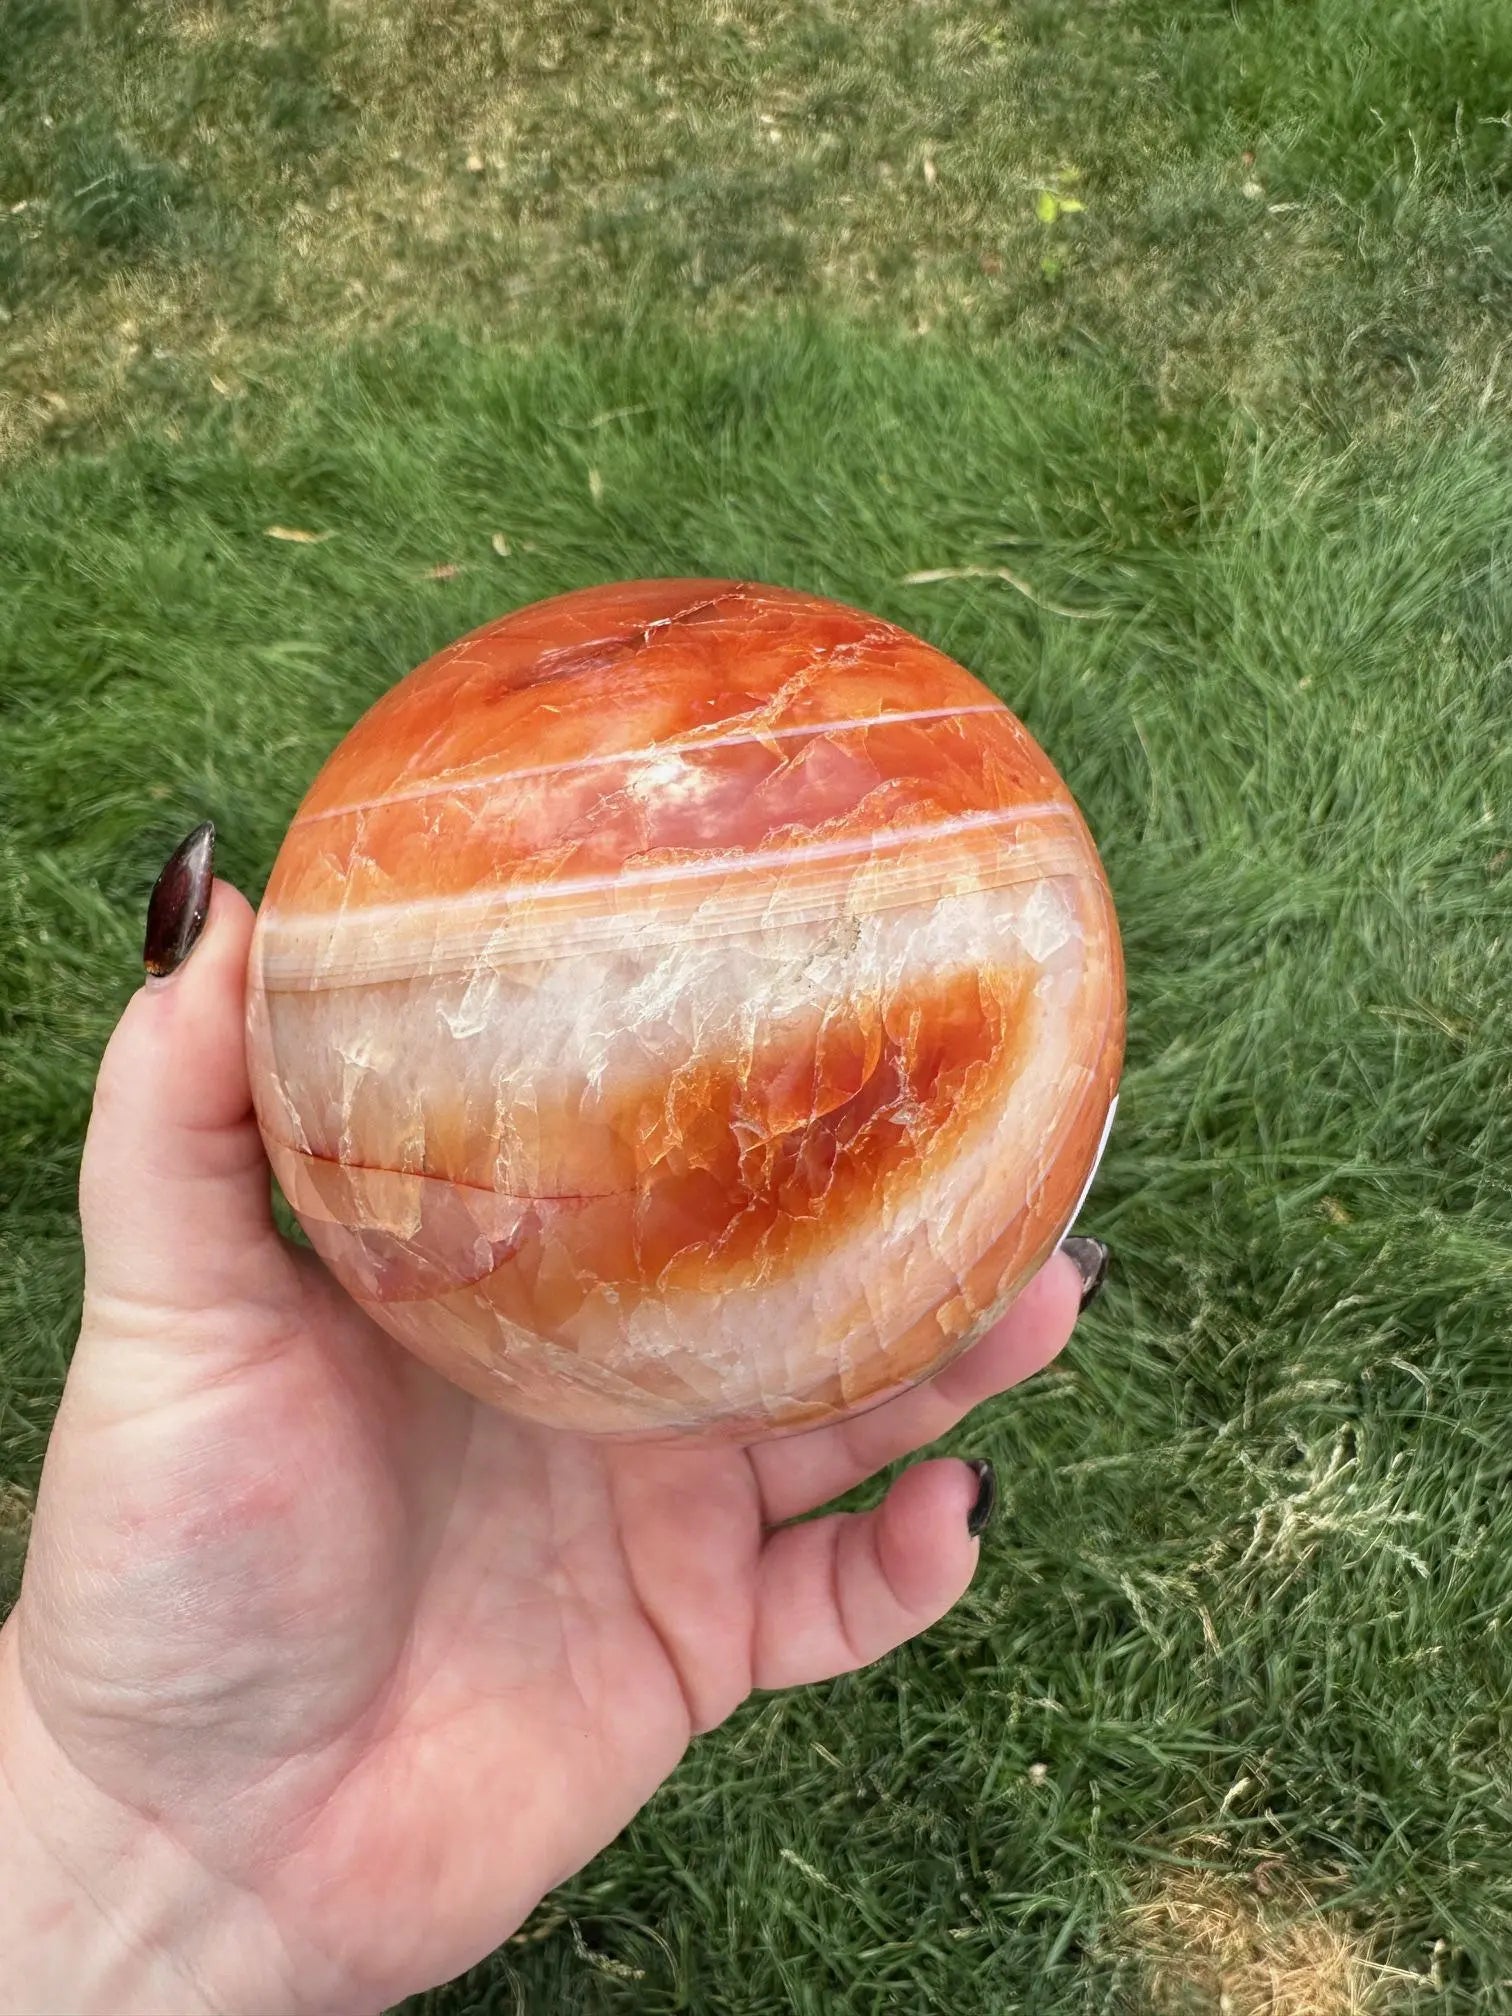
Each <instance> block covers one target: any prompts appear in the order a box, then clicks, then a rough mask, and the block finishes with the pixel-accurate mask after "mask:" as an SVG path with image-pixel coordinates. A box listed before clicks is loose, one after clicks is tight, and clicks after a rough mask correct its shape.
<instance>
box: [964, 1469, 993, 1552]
mask: <svg viewBox="0 0 1512 2016" xmlns="http://www.w3.org/2000/svg"><path fill="white" fill-rule="evenodd" d="M966 1467H967V1469H968V1470H975V1472H976V1475H977V1494H976V1497H975V1498H974V1499H973V1500H972V1502H971V1510H970V1511H969V1512H968V1513H967V1514H966V1531H967V1532H968V1533H969V1534H970V1535H971V1538H972V1539H973V1540H975V1539H976V1538H977V1537H978V1535H979V1534H981V1533H982V1532H983V1531H985V1529H986V1526H987V1523H988V1521H989V1520H990V1519H991V1517H992V1515H993V1513H994V1512H996V1510H997V1472H996V1470H994V1469H993V1467H992V1465H991V1464H990V1463H989V1462H987V1461H986V1460H985V1458H983V1457H981V1456H975V1457H968V1458H967V1460H966Z"/></svg>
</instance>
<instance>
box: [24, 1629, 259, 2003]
mask: <svg viewBox="0 0 1512 2016" xmlns="http://www.w3.org/2000/svg"><path fill="white" fill-rule="evenodd" d="M18 1623H19V1620H18V1617H17V1616H16V1615H13V1616H12V1618H11V1619H10V1621H9V1622H8V1623H7V1625H6V1626H5V1628H4V1630H3V1631H0V1952H3V1953H4V1954H5V1956H6V1964H5V1967H4V1969H3V1970H0V2016H40V2012H44V2011H48V2012H52V2011H58V2010H64V2009H66V2010H68V2011H69V2012H70V2016H95V2012H100V2016H106V2012H108V2016H138V2012H140V2016H163V2012H168V2011H171V2012H172V2016H243V2012H244V2016H283V2012H285V2011H288V2010H289V2009H291V2008H292V2007H293V2006H294V2004H293V1999H292V1995H291V1991H290V1986H289V1984H288V1983H287V1981H285V1980H284V1979H283V1978H282V1974H281V1970H280V1969H279V1968H278V1966H277V1965H270V1961H269V1945H270V1942H269V1938H268V1928H267V1926H266V1922H265V1918H264V1914H263V1913H262V1911H261V1908H260V1906H258V1905H257V1904H256V1902H255V1900H253V1899H249V1898H248V1897H246V1896H245V1895H244V1894H243V1893H240V1892H237V1891H236V1890H234V1889H233V1888H231V1887H230V1886H226V1885H222V1884H220V1883H218V1882H217V1881H216V1880H215V1879H214V1878H213V1876H212V1875H211V1874H210V1872H208V1871H206V1870H205V1869H204V1868H202V1867H201V1866H200V1865H199V1864H198V1863H196V1862H195V1861H194V1859H193V1858H192V1857H191V1856H190V1855H188V1854H187V1853H186V1852H185V1851H184V1849H183V1848H182V1847H180V1846H179V1845H178V1844H177V1843H175V1842H174V1841H173V1840H172V1839H171V1838H170V1837H169V1836H168V1835H167V1834H166V1833H165V1832H164V1830H163V1829H161V1828H160V1827H157V1826H155V1825H154V1824H153V1823H152V1821H151V1820H150V1818H148V1817H146V1816H144V1815H141V1814H137V1813H133V1812H131V1811H129V1810H127V1809H126V1808H124V1807H122V1806H121V1805H120V1804H119V1803H118V1802H117V1801H115V1800H113V1799H111V1798H110V1797H109V1796H108V1795H106V1794H105V1793H103V1792H102V1791H101V1790H100V1789H99V1788H98V1787H97V1786H95V1785H93V1784H92V1783H91V1782H90V1781H89V1779H88V1778H87V1777H86V1776H85V1775H84V1774H83V1773H82V1772H80V1771H79V1770H78V1769H77V1768H76V1767H75V1766H74V1765H73V1764H72V1763H71V1761H70V1760H69V1759H68V1757H67V1756H66V1755H65V1754H64V1753H63V1751H62V1750H61V1749H60V1747H59V1746H58V1745H57V1743H56V1742H55V1741H54V1740H53V1738H52V1736H51V1734H50V1733H49V1731H48V1729H47V1727H46V1724H45V1722H44V1721H43V1719H42V1717H41V1716H40V1715H39V1714H38V1713H37V1712H36V1710H35V1708H34V1706H33V1705H32V1703H31V1701H30V1698H29V1696H28V1695H27V1692H26V1689H25V1687H24V1685H23V1684H22V1682H21V1678H20V1674H19V1670H18V1662H17V1658H16V1650H17V1648H16V1643H15V1636H16V1631H17V1629H18Z"/></svg>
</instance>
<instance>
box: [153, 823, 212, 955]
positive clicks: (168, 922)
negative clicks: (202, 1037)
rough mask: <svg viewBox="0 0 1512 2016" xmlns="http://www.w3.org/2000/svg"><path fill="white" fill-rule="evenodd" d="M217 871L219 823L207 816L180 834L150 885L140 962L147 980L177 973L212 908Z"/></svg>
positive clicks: (194, 944)
mask: <svg viewBox="0 0 1512 2016" xmlns="http://www.w3.org/2000/svg"><path fill="white" fill-rule="evenodd" d="M214 876H215V828H214V826H213V825H212V824H211V823H210V821H209V820H208V819H207V820H206V821H205V822H204V824H203V825H202V826H196V827H195V829H194V831H193V832H192V833H191V834H190V835H189V836H188V838H187V839H185V840H181V841H180V842H179V844H178V846H177V847H175V848H174V850H173V852H172V853H171V854H170V855H169V856H168V860H167V862H166V864H165V866H164V868H163V872H162V874H161V875H159V877H158V878H157V880H156V882H154V883H153V885H152V895H151V896H150V897H149V899H148V903H147V939H146V943H145V944H144V945H143V947H142V964H143V965H144V966H145V967H146V968H147V977H148V979H149V980H166V979H167V978H168V976H169V974H170V973H177V971H178V969H179V968H180V966H182V965H183V963H184V961H185V960H186V959H187V958H188V957H189V954H190V953H191V952H192V951H193V950H194V948H195V946H196V945H197V944H198V943H199V935H200V933H201V931H203V930H204V928H205V919H206V917H207V916H208V915H209V912H210V884H211V882H212V881H213V880H214Z"/></svg>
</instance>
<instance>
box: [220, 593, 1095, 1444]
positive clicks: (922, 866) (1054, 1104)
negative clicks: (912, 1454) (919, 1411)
mask: <svg viewBox="0 0 1512 2016" xmlns="http://www.w3.org/2000/svg"><path fill="white" fill-rule="evenodd" d="M1123 1030H1124V1000H1123V968H1122V960H1121V954H1120V950H1119V942H1118V931H1117V925H1116V922H1115V919H1114V915H1113V906H1112V900H1111V898H1110V895H1109V892H1108V886H1107V881H1106V878H1105V877H1104V875H1103V871H1102V868H1101V865H1100V863H1099V861H1098V858H1097V853H1096V850H1095V848H1094V847H1093V844H1092V841H1091V839H1090V837H1089V835H1088V833H1087V830H1086V827H1085V825H1084V824H1083V822H1082V819H1081V816H1080V814H1079V813H1078V812H1077V810H1076V807H1075V805H1074V804H1073V802H1072V800H1071V797H1070V794H1069V792H1068V791H1067V789H1066V787H1065V785H1064V783H1063V782H1062V781H1061V779H1060V778H1059V777H1058V776H1057V774H1056V772H1055V771H1054V769H1053V768H1052V767H1051V765H1050V763H1049V762H1048V761H1047V759H1046V758H1045V756H1044V754H1043V753H1042V752H1041V750H1040V749H1039V748H1038V747H1037V746H1036V745H1035V743H1034V742H1033V741H1032V740H1031V739H1030V737H1029V735H1028V734H1027V732H1026V731H1025V729H1024V728H1023V727H1022V725H1021V724H1020V723H1019V722H1018V721H1017V720H1016V719H1015V718H1014V717H1013V715H1012V714H1010V713H1009V712H1008V710H1007V708H1005V707H1004V706H1003V705H1002V704H1001V703H1000V702H999V701H998V700H996V699H995V698H994V697H993V696H992V694H991V693H990V692H988V690H987V689H986V688H985V687H984V686H983V685H981V683H980V682H979V681H978V680H976V679H975V678H973V677H972V675H971V674H970V673H969V672H966V671H965V670H963V668H962V667H961V666H959V665H957V664H955V663H954V662H953V661H952V660H950V659H948V658H946V657H944V656H943V655H942V654H941V653H940V652H938V651H936V650H934V649H932V648H931V647H930V646H929V645H927V644H924V643H922V642H921V641H920V640H919V639H918V638H916V637H912V636H910V635H908V634H907V633H906V632H905V631H902V630H898V629H895V628H894V627H893V626H892V625H891V624H887V623H883V622H881V621H880V620H879V619H877V618H876V617H873V616H866V615H863V614H861V613H860V612H858V611H856V610H853V609H848V608H844V607H842V606H840V605H839V604H837V603H834V602H828V601H824V600H821V599H820V598H818V597H816V596H811V595H802V594H796V593H792V592H790V591H787V590H784V589H777V588H767V587H760V586H756V585H753V584H751V583H748V582H733V581H642V582H632V583H628V584H620V585H617V586H613V587H606V588H591V589H585V590H582V591H580V592H579V593H576V594H571V595H563V596H560V597H558V598H556V599H555V600H553V601H549V602H542V603H538V604H536V605H534V606H533V607H531V608H528V609H521V610H518V611H517V612H516V613H515V614H513V615H511V616H506V617H504V618H502V619H501V620H500V621H498V622H495V623H490V624H488V625H486V626H485V627H484V628H483V629H481V630H478V631H475V632H474V633H473V634H472V635H471V636H468V637H464V638H462V639H460V640H459V642H457V643H455V644H453V645H450V646H449V647H448V648H447V649H446V650H444V651H442V652H440V653H439V654H438V655H437V656H436V657H435V658H433V659H431V660H430V661H429V663H427V664H425V665H422V666H421V667H420V668H419V669H418V670H417V671H415V672H412V673H411V674H410V675H409V677H408V678H407V679H405V680H403V681H402V682H401V683H400V684H399V685H398V686H396V687H395V688H394V689H393V691H392V692H390V693H388V694H386V695H385V696H384V697H383V698H382V699H381V700H380V701H379V702H378V703H377V705H376V706H374V707H373V708H372V709H371V710H370V711H369V712H368V713H367V714H366V715H365V716H364V717H363V719H362V720H361V721H359V722H358V724H357V726H356V727H355V728H354V729H353V730H352V732H351V733H350V734H349V735H348V736H347V738H346V739H345V741H344V742H342V743H341V745H340V747H339V748H338V749H337V750H336V751H335V753H334V754H333V755H332V756H331V758H330V760H329V761H328V762H327V764H326V765H325V767H324V769H323V770H322V771H321V773H320V775H319V776H318V777H317V779H316V780H315V784H314V786H313V787H312V789H311V791H310V793H309V795H308V796H307V798H306V799H305V801H304V804H303V805H302V806H301V807H300V810H299V813H298V815H297V817H296V818H295V820H294V823H293V826H292V827H291V828H290V831H289V834H288V837H287V839H286V840H285V842H284V845H283V848H282V850H281V851H280V853H279V856H278V860H277V862H276V863H275V865H274V869H273V874H272V877H271V879H270V880H269V883H268V887H267V891H266V893H265V895H264V898H263V903H262V908H261V910H260V911H259V913H258V920H257V929H256V934H255V937H254V940H253V948H252V959H251V967H250V984H249V995H248V1045H249V1053H250V1058H251V1064H252V1078H253V1088H254V1094H255V1098H256V1104H257V1117H258V1124H259V1126H260V1127H261V1129H262V1134H263V1139H264V1141H265V1143H266V1144H267V1149H268V1154H269V1157H270V1159H271V1161H272V1164H273V1168H274V1171H275V1173H276V1175H277V1177H278V1180H279V1182H280V1184H281V1185H282V1186H283V1189H284V1192H285V1194H286V1195H287V1197H288V1199H289V1202H290V1204H291V1206H292V1207H293V1209H294V1210H295V1212H296V1213H297V1214H298V1216H299V1218H300V1221H301V1223H302V1224H303V1225H304V1227H305V1229H306V1231H307V1232H308V1234H309V1237H310V1240H311V1242H312V1244H313V1245H314V1247H315V1249H316V1250H317V1252H318V1253H319V1254H320V1255H321V1257H322V1258H323V1259H324V1261H325V1262H326V1264H327V1266H328V1267H329V1268H330V1269H331V1271H332V1272H333V1273H334V1274H335V1275H336V1277H337V1279H338V1280H339V1281H340V1282H341V1283H342V1284H343V1286H344V1287H345V1288H346V1289H347V1290H348V1292H349V1293H350V1294H351V1295H352V1296H353V1297H354V1298H355V1299H356V1300H357V1301H358V1302H359V1303H360V1304H361V1305H362V1307H363V1308H365V1309H366V1310H368V1311H369V1313H370V1314H371V1315H372V1316H373V1317H374V1319H375V1320H376V1321H377V1322H378V1323H379V1324H380V1325H382V1327H383V1328H384V1329H385V1330H387V1331H388V1332H389V1333H390V1334H391V1335H393V1336H394V1337H396V1338H398V1339H399V1340H400V1341H401V1342H402V1343H404V1344H406V1345H408V1346H409V1347H410V1349H411V1350H413V1351H415V1352H416V1353H418V1355H419V1356H420V1357H422V1358H424V1359H425V1360H427V1361H428V1362H429V1363H430V1364H432V1365H434V1366H435V1367H436V1368H437V1369H438V1370H440V1371H441V1372H443V1373H445V1374H446V1375H447V1376H448V1377H449V1378H451V1379H453V1380H455V1381H456V1382H457V1383H458V1384H459V1385H461V1386H464V1387H465V1388H467V1389H468V1390H469V1391H471V1392H473V1393H475V1394H477V1395H479V1396H480V1397H481V1398H483V1399H485V1400H488V1401H490V1402H492V1403H493V1404H495V1405H497V1406H499V1407H502V1408H505V1409H507V1410H508V1411H510V1412H513V1413H516V1414H519V1415H522V1416H525V1417H527V1418H528V1419H531V1420H534V1421H540V1422H545V1423H548V1424H550V1425H552V1426H556V1427H561V1428H566V1429H574V1430H578V1431H580V1432H586V1433H590V1434H598V1435H618V1436H634V1435H640V1436H657V1435H661V1436H674V1435H676V1436H687V1435H696V1436H703V1437H716V1436H717V1437H727V1438H733V1439H740V1440H754V1439H757V1438H759V1437H762V1436H765V1435H771V1434H777V1433H782V1432H788V1431H792V1430H795V1429H801V1428H804V1427H807V1426H811V1425H815V1424H818V1423H822V1422H825V1421H831V1420H834V1419H836V1418H837V1417H838V1416H841V1415H844V1414H848V1413H853V1412H856V1411H858V1410H860V1409H862V1408H865V1407H868V1406H873V1405H875V1404H876V1403H877V1402H879V1401H880V1400H883V1399H885V1398H887V1397H888V1396H890V1395H891V1394H894V1393H897V1392H899V1391H901V1390H902V1389H904V1388H905V1387H907V1386H910V1385H912V1384H914V1383H916V1382H917V1381H918V1380H920V1379H924V1378H927V1377H928V1376H929V1375H930V1374H932V1373H934V1372H936V1371H937V1370H939V1368H940V1367H941V1366H942V1365H943V1364H944V1363H946V1362H947V1361H948V1360H949V1359H950V1358H951V1357H952V1356H953V1355H954V1354H955V1353H956V1352H957V1351H959V1350H961V1349H962V1348H964V1347H965V1346H966V1345H967V1344H969V1343H970V1342H971V1341H972V1340H973V1339H974V1338H976V1337H977V1336H979V1335H980V1334H981V1332H982V1331H983V1330H984V1329H985V1328H986V1326H987V1325H988V1324H989V1323H990V1322H991V1321H993V1320H994V1319H995V1317H996V1316H997V1315H998V1314H999V1313H1000V1312H1001V1311H1002V1310H1003V1309H1004V1308H1005V1307H1006V1306H1007V1304H1008V1303H1009V1302H1010V1301H1011V1300H1012V1298H1013V1296H1014V1295H1015V1294H1016V1293H1017V1291H1018V1290H1019V1289H1020V1288H1021V1287H1022V1286H1023V1284H1024V1283H1025V1281H1027V1280H1028V1278H1029V1277H1030V1275H1031V1274H1033V1272H1034V1271H1035V1270H1036V1269H1037V1268H1038V1267H1039V1266H1040V1265H1041V1264H1042V1263H1043V1261H1044V1260H1045V1259H1046V1258H1047V1257H1048V1255H1049V1253H1050V1252H1051V1251H1052V1250H1053V1248H1054V1246H1055V1245H1056V1243H1057V1241H1058V1240H1059V1238H1060V1237H1061V1235H1062V1234H1063V1233H1064V1232H1065V1230H1066V1228H1067V1226H1068V1224H1069V1222H1070V1220H1071V1219H1072V1217H1073V1216H1074V1214H1075V1211H1076V1209H1077V1208H1078V1205H1079V1202H1080V1199H1081V1196H1082V1195H1083V1193H1084V1191H1085V1187H1086V1184H1087V1182H1088V1181H1089V1179H1090V1176H1091V1172H1092V1170H1093V1168H1094V1166H1095V1163H1096V1158H1097V1155H1098V1153H1099V1152H1100V1149H1101V1145H1102V1141H1103V1139H1104V1138H1105V1133H1106V1128H1107V1123H1108V1120H1109V1116H1110V1113H1111V1109H1112V1105H1113V1101H1114V1095H1115V1092H1116V1089H1117V1083H1118V1073H1119V1068H1120V1065H1121V1062H1122V1053H1123Z"/></svg>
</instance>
